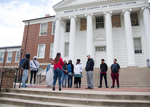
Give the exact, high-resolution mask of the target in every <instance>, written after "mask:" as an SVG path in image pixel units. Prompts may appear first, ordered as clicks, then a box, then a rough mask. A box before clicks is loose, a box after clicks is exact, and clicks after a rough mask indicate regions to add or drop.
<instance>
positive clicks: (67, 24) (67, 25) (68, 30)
mask: <svg viewBox="0 0 150 107" xmlns="http://www.w3.org/2000/svg"><path fill="white" fill-rule="evenodd" d="M66 32H70V20H67V21H66Z"/></svg>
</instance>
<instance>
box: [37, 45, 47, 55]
mask: <svg viewBox="0 0 150 107" xmlns="http://www.w3.org/2000/svg"><path fill="white" fill-rule="evenodd" d="M37 54H38V55H37V56H38V58H44V54H45V44H39V45H38V52H37Z"/></svg>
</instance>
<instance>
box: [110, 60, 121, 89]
mask: <svg viewBox="0 0 150 107" xmlns="http://www.w3.org/2000/svg"><path fill="white" fill-rule="evenodd" d="M119 74H120V65H119V64H118V63H117V59H114V64H112V65H111V78H112V87H111V88H115V80H116V81H117V88H119Z"/></svg>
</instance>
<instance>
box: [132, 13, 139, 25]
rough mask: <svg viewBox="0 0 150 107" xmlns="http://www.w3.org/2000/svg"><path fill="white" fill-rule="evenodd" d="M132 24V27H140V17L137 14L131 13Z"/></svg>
mask: <svg viewBox="0 0 150 107" xmlns="http://www.w3.org/2000/svg"><path fill="white" fill-rule="evenodd" d="M131 24H132V26H138V25H139V23H138V15H137V13H131Z"/></svg>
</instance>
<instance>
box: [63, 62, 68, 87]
mask: <svg viewBox="0 0 150 107" xmlns="http://www.w3.org/2000/svg"><path fill="white" fill-rule="evenodd" d="M62 69H63V70H62V87H65V88H66V81H67V77H68V70H67V69H68V66H67V61H64V65H63V66H62ZM64 79H65V86H63V83H64Z"/></svg>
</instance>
